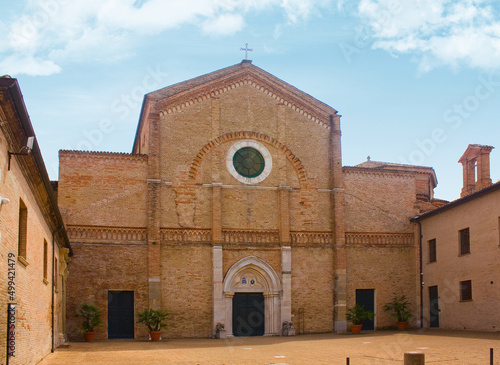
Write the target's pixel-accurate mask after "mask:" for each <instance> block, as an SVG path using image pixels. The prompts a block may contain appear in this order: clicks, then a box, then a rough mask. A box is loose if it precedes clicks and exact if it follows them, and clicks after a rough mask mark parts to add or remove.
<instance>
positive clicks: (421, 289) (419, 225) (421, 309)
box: [417, 222, 424, 328]
mask: <svg viewBox="0 0 500 365" xmlns="http://www.w3.org/2000/svg"><path fill="white" fill-rule="evenodd" d="M417 223H418V228H419V235H420V237H419V242H420V245H419V246H420V247H419V249H420V255H419V256H420V328H424V284H423V283H424V272H423V265H422V223H420V222H417Z"/></svg>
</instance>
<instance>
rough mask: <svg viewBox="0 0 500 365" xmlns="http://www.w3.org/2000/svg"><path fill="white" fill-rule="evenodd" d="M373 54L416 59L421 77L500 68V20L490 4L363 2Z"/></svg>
mask: <svg viewBox="0 0 500 365" xmlns="http://www.w3.org/2000/svg"><path fill="white" fill-rule="evenodd" d="M358 11H359V14H360V16H361V17H362V18H363V19H364V21H365V22H366V24H367V25H368V27H367V28H368V29H369V30H370V34H369V35H370V36H371V38H372V40H373V48H378V49H383V50H386V51H389V52H391V53H392V54H394V55H398V54H410V55H412V56H416V57H417V59H418V62H419V71H421V72H428V71H430V70H432V69H433V68H435V67H439V66H443V65H447V66H451V67H453V68H458V67H461V66H467V67H474V68H480V69H494V68H500V57H499V56H500V20H499V19H498V18H496V17H495V15H497V11H496V9H495V8H494V7H493V5H492V2H491V1H489V0H458V1H456V0H455V1H452V0H419V1H415V0H361V1H360V3H359V7H358Z"/></svg>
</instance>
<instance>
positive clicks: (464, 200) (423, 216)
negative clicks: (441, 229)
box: [410, 181, 500, 222]
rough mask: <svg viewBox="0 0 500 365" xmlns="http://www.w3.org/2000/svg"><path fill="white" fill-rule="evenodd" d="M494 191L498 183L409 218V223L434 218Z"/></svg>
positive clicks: (499, 188)
mask: <svg viewBox="0 0 500 365" xmlns="http://www.w3.org/2000/svg"><path fill="white" fill-rule="evenodd" d="M496 190H500V181H499V182H497V183H495V184H493V185H490V186H488V187H487V188H484V189H481V190H479V191H476V192H475V193H472V194H469V195H467V196H464V197H463V198H459V199H457V200H454V201H452V202H450V203H448V204H446V205H443V206H442V207H439V208H436V209H434V210H431V211H430V212H427V213H424V214H421V215H417V216H415V217H413V218H411V219H410V221H411V222H420V221H422V220H424V219H427V218H430V217H432V216H435V215H437V214H441V213H443V212H445V211H447V210H450V209H453V208H455V207H457V206H460V205H462V204H465V203H468V202H470V201H471V200H474V199H477V198H480V197H482V196H483V195H487V194H490V193H493V192H494V191H496Z"/></svg>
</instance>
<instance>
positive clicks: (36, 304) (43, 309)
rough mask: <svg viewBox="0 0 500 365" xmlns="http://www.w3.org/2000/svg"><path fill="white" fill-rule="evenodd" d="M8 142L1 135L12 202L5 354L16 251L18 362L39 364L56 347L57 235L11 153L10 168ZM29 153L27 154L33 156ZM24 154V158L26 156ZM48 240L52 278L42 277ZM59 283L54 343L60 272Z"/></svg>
mask: <svg viewBox="0 0 500 365" xmlns="http://www.w3.org/2000/svg"><path fill="white" fill-rule="evenodd" d="M8 150H9V151H10V148H9V147H8V146H7V143H6V140H5V137H4V135H3V134H2V135H0V196H1V197H3V198H7V199H9V200H10V204H7V205H3V206H2V207H1V212H0V227H1V229H0V257H1V261H0V287H1V290H0V302H1V303H2V308H1V309H0V343H1V344H2V346H0V358H1V359H5V357H6V353H5V351H6V350H5V344H6V328H7V318H6V317H7V316H6V311H7V303H9V302H12V301H11V300H10V298H9V296H8V295H7V293H8V279H7V276H8V267H9V266H8V263H9V262H8V258H9V254H11V253H12V254H15V256H16V260H15V279H14V282H15V295H14V302H16V303H17V307H16V351H15V356H16V357H15V358H13V361H12V362H11V363H13V364H31V363H37V362H38V361H40V360H41V359H42V358H43V357H44V356H46V355H47V354H48V353H49V352H50V350H51V346H52V344H51V341H52V336H51V326H52V324H51V300H52V294H51V288H52V279H51V278H52V259H53V256H52V233H51V229H50V226H49V223H48V221H47V218H46V217H45V216H44V214H43V213H42V210H41V208H40V206H39V202H38V201H37V199H36V198H35V195H34V193H33V190H32V185H30V184H29V182H28V181H27V180H26V178H25V177H24V175H23V173H22V172H21V169H20V166H19V165H18V163H17V159H16V157H14V156H13V157H12V160H11V169H10V171H8V170H7V163H8V161H7V159H8V154H7V151H8ZM30 157H31V156H27V157H24V158H30ZM21 158H23V157H21ZM20 199H22V201H23V202H24V204H25V206H26V208H27V211H28V225H27V242H26V257H25V259H26V260H25V261H23V262H21V261H19V260H18V233H19V206H20ZM44 240H45V241H46V242H47V244H48V245H47V246H48V247H47V248H48V252H47V255H48V267H47V280H46V281H44V277H43V255H44ZM59 248H60V247H59V246H58V243H57V242H56V247H55V255H54V257H55V258H57V261H58V262H63V261H64V260H63V259H62V258H61V257H60V255H59ZM58 273H59V275H58V283H59V285H58V287H57V290H56V292H55V305H56V311H55V330H54V332H55V340H54V343H55V346H59V345H60V344H61V343H62V341H63V338H61V336H60V334H61V333H62V332H63V329H62V321H63V320H62V318H61V315H62V312H61V311H60V310H59V309H60V307H61V303H62V294H63V290H64V287H63V283H62V278H61V276H60V274H61V273H60V271H58Z"/></svg>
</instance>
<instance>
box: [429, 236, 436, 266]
mask: <svg viewBox="0 0 500 365" xmlns="http://www.w3.org/2000/svg"><path fill="white" fill-rule="evenodd" d="M436 258H437V257H436V239H435V238H434V239H432V240H430V241H429V262H435V261H436Z"/></svg>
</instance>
